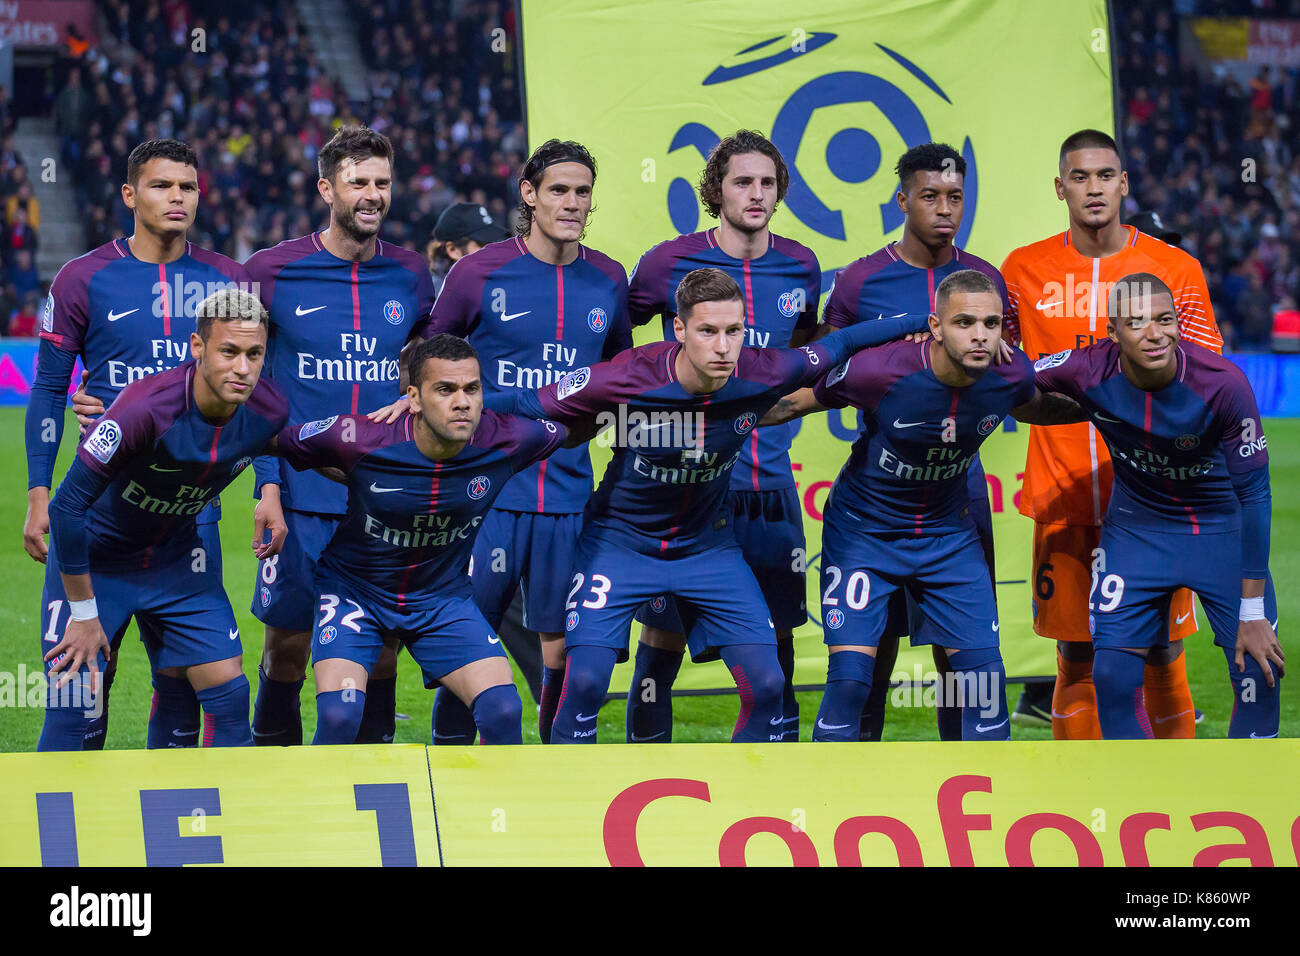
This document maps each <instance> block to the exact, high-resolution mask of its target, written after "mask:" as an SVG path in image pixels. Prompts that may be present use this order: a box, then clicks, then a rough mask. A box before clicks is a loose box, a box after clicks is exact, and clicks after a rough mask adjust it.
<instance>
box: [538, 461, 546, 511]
mask: <svg viewBox="0 0 1300 956" xmlns="http://www.w3.org/2000/svg"><path fill="white" fill-rule="evenodd" d="M545 507H546V462H545V461H543V462H542V463H541V466H540V467H538V469H537V510H538V511H541V510H542V509H543V508H545Z"/></svg>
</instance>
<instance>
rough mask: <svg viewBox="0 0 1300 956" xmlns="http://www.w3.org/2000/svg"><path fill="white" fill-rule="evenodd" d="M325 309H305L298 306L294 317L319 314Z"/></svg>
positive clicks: (321, 307) (317, 307)
mask: <svg viewBox="0 0 1300 956" xmlns="http://www.w3.org/2000/svg"><path fill="white" fill-rule="evenodd" d="M323 308H325V306H323V305H317V306H313V307H312V308H310V309H304V308H303V307H302V306H298V307H297V308H296V309H294V310H293V314H294V315H311V314H312V313H313V312H319V311H320V310H321V309H323Z"/></svg>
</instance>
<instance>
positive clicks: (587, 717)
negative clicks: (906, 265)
mask: <svg viewBox="0 0 1300 956" xmlns="http://www.w3.org/2000/svg"><path fill="white" fill-rule="evenodd" d="M573 719H574V720H576V721H577V722H578V723H580V724H585V723H586V722H587V721H589V720H595V719H596V715H595V714H591V715H587V714H579V715H578V716H577V717H575V718H573Z"/></svg>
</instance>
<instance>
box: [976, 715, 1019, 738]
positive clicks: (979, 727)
mask: <svg viewBox="0 0 1300 956" xmlns="http://www.w3.org/2000/svg"><path fill="white" fill-rule="evenodd" d="M1010 719H1011V718H1010V717H1008V718H1007V720H1010ZM1007 720H1003V721H1000V722H998V723H996V724H993V725H992V726H989V727H985V726H984V725H983V724H976V725H975V733H977V734H984V733H988V732H989V731H990V730H997V729H998V728H999V727H1001V726H1002V725H1003V724H1005V723H1006V722H1007Z"/></svg>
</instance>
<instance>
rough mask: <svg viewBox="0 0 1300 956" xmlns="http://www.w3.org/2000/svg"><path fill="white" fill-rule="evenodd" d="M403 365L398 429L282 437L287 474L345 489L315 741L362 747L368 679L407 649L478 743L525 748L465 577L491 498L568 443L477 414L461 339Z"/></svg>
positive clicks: (319, 643)
mask: <svg viewBox="0 0 1300 956" xmlns="http://www.w3.org/2000/svg"><path fill="white" fill-rule="evenodd" d="M407 361H408V369H409V377H410V386H409V387H408V389H407V396H408V398H409V400H410V411H409V412H407V413H405V414H404V415H402V416H401V417H400V418H398V419H397V421H395V422H393V423H392V424H379V423H376V422H372V421H370V420H368V419H367V418H365V417H359V416H356V415H341V416H335V417H334V418H327V419H325V420H324V421H318V422H310V423H308V424H306V425H303V426H301V427H299V426H296V425H294V426H290V427H288V428H286V429H284V431H282V432H281V433H280V435H279V437H278V438H277V440H276V452H277V454H279V455H281V456H283V457H284V458H285V460H287V461H288V462H289V464H291V465H293V466H294V467H295V468H297V469H299V470H302V469H306V468H317V469H325V470H327V473H330V470H332V471H333V476H334V477H343V478H345V479H346V482H347V485H348V507H347V513H346V515H345V516H344V518H343V521H342V523H341V524H340V525H339V527H338V529H337V530H336V531H335V532H334V536H333V537H332V538H331V539H330V541H329V544H328V545H326V547H325V550H324V552H323V553H322V554H321V559H320V564H319V565H318V566H317V570H316V579H315V589H316V592H317V594H318V595H319V597H320V605H319V610H318V613H317V617H316V624H315V629H314V631H313V633H312V645H311V646H312V666H313V670H314V673H315V677H316V736H315V738H314V739H313V740H312V743H316V744H350V743H353V742H354V741H355V740H356V738H357V731H358V729H359V728H360V726H361V717H362V714H363V713H364V711H365V701H366V675H367V673H368V672H369V671H370V670H371V668H373V667H374V665H375V662H376V661H378V659H379V653H380V651H381V649H382V648H383V647H384V645H385V643H387V644H388V645H389V646H390V647H393V648H396V646H397V645H398V644H399V643H400V644H404V645H405V646H406V649H407V650H408V651H409V652H410V655H411V657H412V658H414V659H415V660H416V661H417V662H418V663H419V665H420V667H421V669H422V670H423V671H424V682H425V686H426V687H430V688H432V687H434V686H435V685H437V684H441V685H442V686H443V687H446V688H447V689H448V690H450V691H451V692H452V693H453V694H455V695H456V696H457V697H458V698H459V699H460V700H461V701H462V702H463V703H464V704H465V706H466V707H468V708H469V709H470V712H471V713H472V714H473V717H474V723H475V724H476V725H477V727H478V732H479V735H480V737H481V739H482V741H483V743H485V744H518V743H523V731H522V729H521V723H520V718H521V714H522V704H521V703H520V700H519V694H518V692H517V691H516V690H515V685H514V680H513V678H512V675H511V671H510V664H509V662H508V661H507V659H506V656H505V651H503V650H502V648H501V641H500V638H498V637H497V636H496V635H495V634H494V633H493V632H492V628H491V627H489V626H488V623H487V621H485V620H484V619H483V615H482V614H481V613H480V612H479V610H478V608H477V607H476V606H475V604H474V594H473V588H472V586H471V584H470V578H469V574H468V571H467V569H468V566H469V559H470V554H471V552H472V550H473V547H474V538H475V536H476V535H477V534H478V528H479V526H480V524H481V523H482V521H483V518H484V516H485V515H486V514H487V512H488V509H489V508H490V507H491V506H492V502H493V500H495V498H496V496H497V494H498V493H500V491H501V489H503V488H504V487H505V486H506V483H507V482H508V481H509V480H510V478H511V477H512V476H514V475H515V473H516V472H519V471H522V470H523V469H525V468H527V467H528V466H530V465H532V464H533V463H535V462H537V461H540V460H541V459H543V458H545V457H546V456H547V455H549V454H550V453H551V452H553V451H555V450H556V449H557V448H559V447H560V446H561V444H562V443H563V442H564V441H565V438H566V435H567V432H566V431H565V429H564V428H562V427H561V426H559V425H556V424H555V423H554V422H548V421H533V420H531V419H526V418H515V417H511V416H508V415H498V414H496V413H494V412H491V411H486V412H485V411H484V410H483V387H482V383H481V380H480V377H479V363H478V356H477V355H476V354H475V352H474V349H473V348H472V347H471V346H470V345H469V344H468V343H467V342H465V341H464V340H463V339H459V338H456V337H455V336H453V335H447V334H440V335H435V336H434V337H433V338H431V339H428V340H427V341H424V342H421V343H420V344H419V345H417V346H415V347H414V348H413V349H411V351H410V353H409V354H408V358H407ZM340 473H341V474H340Z"/></svg>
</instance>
